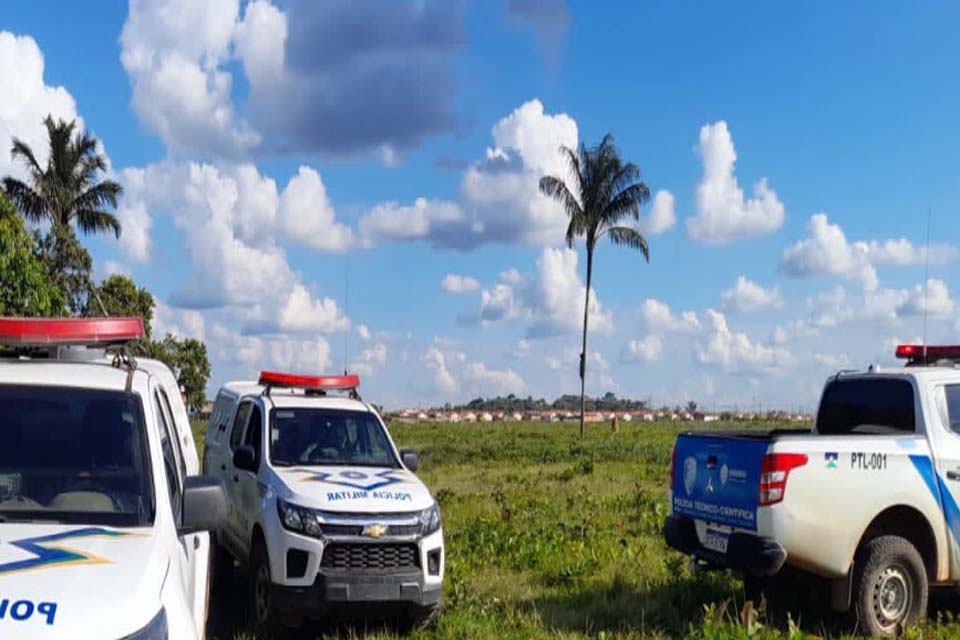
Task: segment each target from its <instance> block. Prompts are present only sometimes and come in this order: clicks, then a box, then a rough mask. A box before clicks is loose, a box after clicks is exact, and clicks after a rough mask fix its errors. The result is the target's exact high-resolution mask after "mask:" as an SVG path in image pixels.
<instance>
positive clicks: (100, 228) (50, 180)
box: [3, 116, 123, 238]
mask: <svg viewBox="0 0 960 640" xmlns="http://www.w3.org/2000/svg"><path fill="white" fill-rule="evenodd" d="M43 123H44V125H46V127H47V137H48V140H49V146H50V149H49V151H50V154H49V157H48V158H47V163H46V166H41V164H40V163H39V162H38V161H37V157H36V155H35V154H34V152H33V149H31V148H30V145H28V144H27V143H26V142H24V141H23V140H20V139H18V138H14V139H13V147H12V148H11V150H10V155H11V157H13V158H14V159H15V160H20V161H21V162H23V164H24V165H26V168H27V174H28V180H27V182H23V181H21V180H18V179H17V178H14V177H12V176H8V177H6V178H4V179H3V190H4V191H5V192H6V194H7V196H8V197H9V198H10V201H11V202H13V204H14V206H15V207H16V208H17V209H18V210H19V211H20V213H21V215H23V217H24V218H26V219H27V220H29V221H31V222H49V223H50V224H51V225H52V226H54V227H60V226H62V227H69V226H70V225H71V224H74V223H75V224H76V225H77V227H78V228H79V229H80V230H81V231H82V232H84V233H100V232H104V231H113V233H114V234H116V236H117V237H118V238H119V237H120V221H119V220H117V217H116V216H115V215H114V214H113V213H111V212H110V209H116V207H117V198H119V197H120V195H121V193H123V187H121V186H120V185H119V184H118V183H116V182H114V181H113V180H98V179H99V177H100V174H101V173H103V172H105V171H106V170H107V160H106V157H105V156H104V155H103V154H102V153H100V151H99V150H98V148H97V139H96V138H94V137H93V136H92V135H90V134H89V133H87V132H85V131H75V129H76V126H77V123H76V121H73V120H71V121H70V122H67V121H65V120H56V121H54V119H53V118H52V117H51V116H47V117H46V119H45V120H44V121H43Z"/></svg>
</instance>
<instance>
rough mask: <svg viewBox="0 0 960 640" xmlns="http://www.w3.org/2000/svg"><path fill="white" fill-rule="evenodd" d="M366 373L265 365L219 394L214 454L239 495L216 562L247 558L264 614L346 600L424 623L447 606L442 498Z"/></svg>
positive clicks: (289, 620)
mask: <svg viewBox="0 0 960 640" xmlns="http://www.w3.org/2000/svg"><path fill="white" fill-rule="evenodd" d="M358 385H359V379H358V378H357V377H356V376H326V377H310V376H291V375H287V374H277V373H269V372H265V373H262V374H261V375H260V379H259V381H258V382H255V383H254V382H233V383H228V384H227V385H225V386H224V387H223V388H222V389H221V390H220V392H219V394H218V396H217V399H216V402H215V404H214V409H213V413H212V415H211V417H210V421H209V424H208V425H207V435H206V448H205V452H204V465H205V468H206V469H207V470H208V472H209V473H211V474H213V475H219V476H220V477H222V478H223V479H224V480H225V482H226V484H227V487H228V497H229V503H230V506H229V515H228V517H227V518H226V520H225V521H224V523H223V526H221V527H220V528H219V529H218V530H217V532H216V536H215V544H214V547H215V549H216V551H215V553H217V556H218V557H217V560H216V561H215V566H216V567H217V568H218V570H229V568H230V567H232V564H233V563H232V558H235V559H237V560H238V561H240V563H241V564H243V565H246V566H247V567H248V568H249V570H250V571H249V572H250V577H251V585H250V592H251V610H252V612H254V613H255V615H256V621H257V623H258V624H259V625H261V626H264V627H268V628H269V627H274V626H276V625H278V624H279V625H296V624H298V623H299V621H301V620H303V619H304V618H307V619H318V618H322V617H325V616H327V615H331V614H340V613H343V612H347V613H350V614H353V615H356V614H360V615H361V616H363V617H364V618H377V617H382V616H384V615H392V614H395V613H396V614H400V615H406V616H409V617H410V618H411V619H413V620H414V621H415V622H420V623H423V622H427V621H430V620H432V619H433V617H434V616H435V615H436V612H437V611H438V608H439V605H440V600H441V592H442V587H443V571H444V562H445V558H444V547H443V531H442V529H441V525H440V510H439V507H438V505H437V503H436V501H435V500H434V499H433V497H432V496H431V495H430V492H429V490H428V489H427V488H426V486H424V484H423V483H422V482H421V481H420V480H419V479H418V478H417V477H416V476H415V475H414V472H415V471H416V469H417V463H418V457H417V455H416V453H414V452H412V451H406V450H405V451H398V450H397V448H396V446H395V445H394V443H393V441H392V439H391V438H390V434H389V433H388V431H387V429H386V426H385V425H384V423H383V421H382V420H381V418H380V416H379V415H378V414H377V412H376V410H374V409H373V407H371V406H370V405H369V404H367V403H365V402H363V401H361V400H360V398H359V395H357V391H356V390H357V386H358ZM337 393H339V394H341V395H339V396H338V395H336V394H337ZM227 553H228V554H229V556H232V558H230V557H228V556H227V555H226V554H227Z"/></svg>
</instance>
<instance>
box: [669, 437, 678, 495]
mask: <svg viewBox="0 0 960 640" xmlns="http://www.w3.org/2000/svg"><path fill="white" fill-rule="evenodd" d="M676 467H677V445H673V449H671V450H670V491H673V472H674V470H675V469H676Z"/></svg>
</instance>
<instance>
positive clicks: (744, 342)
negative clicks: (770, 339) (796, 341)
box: [697, 309, 790, 372]
mask: <svg viewBox="0 0 960 640" xmlns="http://www.w3.org/2000/svg"><path fill="white" fill-rule="evenodd" d="M706 315H707V320H708V321H709V323H710V332H709V336H708V339H707V345H706V347H705V348H701V349H700V350H698V352H697V360H698V361H699V362H700V363H701V364H709V365H716V366H719V367H721V368H723V369H724V370H727V371H746V372H749V371H764V372H772V371H777V370H781V369H782V368H783V367H784V366H786V365H787V364H788V363H789V361H790V354H789V352H788V351H787V350H786V349H784V348H783V347H780V346H776V345H766V344H762V343H759V342H754V341H753V340H751V339H750V338H749V337H748V336H747V335H746V334H745V333H738V332H734V331H732V330H731V329H730V327H729V326H728V325H727V320H726V318H725V317H724V316H723V314H722V313H720V312H719V311H715V310H713V309H707V311H706Z"/></svg>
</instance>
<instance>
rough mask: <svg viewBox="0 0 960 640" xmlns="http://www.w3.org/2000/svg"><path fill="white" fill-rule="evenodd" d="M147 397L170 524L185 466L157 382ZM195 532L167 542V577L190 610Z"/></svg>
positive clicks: (178, 512)
mask: <svg viewBox="0 0 960 640" xmlns="http://www.w3.org/2000/svg"><path fill="white" fill-rule="evenodd" d="M151 396H152V401H153V410H154V413H155V414H156V416H157V426H158V428H159V431H160V447H161V451H162V452H163V466H164V476H165V479H166V482H167V487H168V489H169V490H170V504H171V507H172V508H173V521H174V523H179V522H180V517H181V515H182V513H181V510H182V507H183V482H184V479H185V478H186V475H187V470H186V465H185V464H184V460H183V451H182V449H181V446H180V439H179V437H178V435H179V434H178V432H177V428H176V425H175V423H174V422H173V415H172V413H171V411H170V404H169V401H167V400H166V398H165V392H164V391H163V388H162V387H161V386H160V385H153V390H152V393H151ZM175 535H176V534H175ZM199 535H200V534H196V533H194V534H189V535H185V536H176V539H175V540H174V541H173V542H172V543H171V544H170V548H171V574H172V576H171V577H172V578H173V579H175V580H177V581H178V582H179V583H180V585H181V588H182V591H181V592H182V593H183V594H184V596H185V598H186V600H187V604H188V606H190V607H191V610H192V609H193V604H194V603H195V602H196V600H197V593H198V591H197V585H196V573H197V572H196V568H197V566H196V550H197V547H198V546H199V545H198V540H197V536H199Z"/></svg>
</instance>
